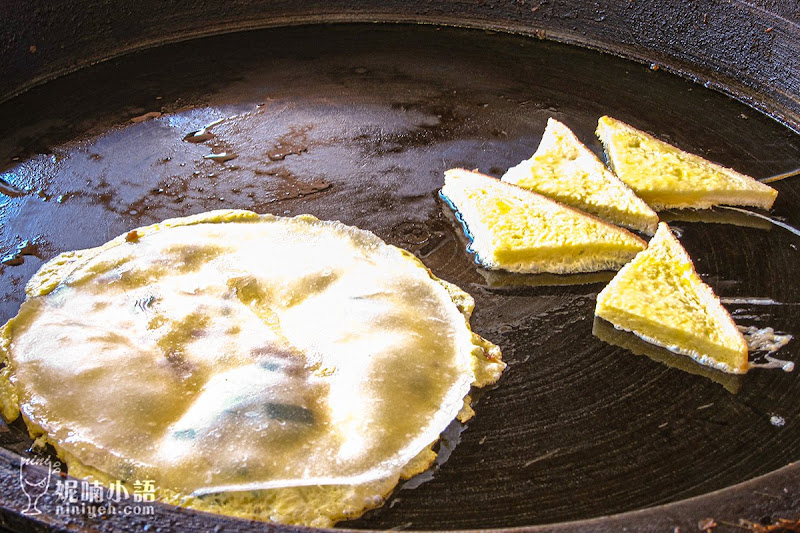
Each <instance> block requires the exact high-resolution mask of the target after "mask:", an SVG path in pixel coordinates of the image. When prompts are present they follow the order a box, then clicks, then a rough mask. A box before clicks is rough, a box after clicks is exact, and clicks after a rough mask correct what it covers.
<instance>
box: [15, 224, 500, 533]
mask: <svg viewBox="0 0 800 533" xmlns="http://www.w3.org/2000/svg"><path fill="white" fill-rule="evenodd" d="M26 291H27V294H28V299H27V300H26V302H25V303H23V305H22V306H21V308H20V311H19V314H18V315H17V316H16V317H15V318H13V319H11V320H10V321H9V322H8V323H7V324H6V325H5V326H4V328H3V330H2V351H3V352H4V353H3V355H4V356H5V358H6V366H5V368H4V369H3V373H2V379H0V389H2V397H3V400H4V401H3V414H4V416H5V418H6V419H8V420H11V419H14V418H15V417H16V416H17V414H18V412H21V414H22V416H23V418H24V419H25V421H26V423H27V424H28V428H29V430H30V432H31V434H32V436H34V437H39V438H41V439H43V440H44V441H46V442H48V443H50V444H52V445H53V446H54V447H55V448H56V450H57V452H58V453H59V455H60V456H61V457H62V458H63V459H64V460H65V461H66V463H67V465H68V467H69V469H70V473H71V474H73V475H79V476H93V477H96V478H100V479H105V480H114V479H118V480H121V481H122V482H123V483H130V482H132V481H133V480H135V479H138V480H141V479H152V480H155V483H156V485H157V486H158V488H159V489H158V490H159V495H160V498H161V499H162V500H164V501H169V502H172V503H178V504H182V505H187V506H190V507H196V508H201V509H205V510H211V511H218V512H225V513H229V514H235V515H238V516H244V517H250V518H260V519H267V520H277V521H281V522H288V523H300V524H310V525H317V526H324V525H331V524H333V523H334V522H336V521H337V520H340V519H343V518H347V517H353V516H357V515H359V514H361V513H362V512H363V511H364V510H365V509H367V508H370V507H374V506H376V505H379V504H380V503H381V501H382V499H383V498H384V497H385V496H386V495H387V494H388V492H390V491H391V489H392V488H393V487H394V486H395V484H396V483H397V481H398V480H399V479H400V478H401V477H408V476H410V475H413V474H415V473H417V472H419V471H421V470H424V469H425V468H427V467H428V466H429V465H430V464H431V462H432V460H433V458H434V457H435V456H434V454H433V452H432V451H431V446H432V445H433V444H434V443H435V442H436V440H437V439H438V436H439V434H440V433H441V432H442V431H443V430H444V429H445V427H446V426H447V425H448V424H449V423H450V422H451V421H452V420H453V419H454V418H456V417H460V418H461V419H466V418H468V417H469V416H470V414H471V409H470V408H469V396H468V394H469V391H470V388H471V387H472V386H484V385H487V384H490V383H493V382H494V381H496V380H497V378H498V377H499V375H500V373H501V372H502V369H503V367H504V363H502V361H501V360H500V352H499V349H498V348H497V347H496V346H494V345H492V344H491V343H489V342H488V341H486V340H484V339H482V338H481V337H479V336H478V335H476V334H474V333H473V332H472V331H471V330H470V328H469V323H468V319H469V315H470V312H471V310H472V307H473V305H474V303H473V300H472V298H471V297H469V295H467V294H466V293H464V292H462V291H461V290H459V289H458V288H457V287H455V286H453V285H450V284H448V283H446V282H444V281H442V280H439V279H437V278H435V277H434V276H433V275H432V274H431V273H430V272H429V271H428V270H427V269H426V268H425V267H424V265H422V263H420V262H419V260H417V259H416V258H415V257H414V256H413V255H411V254H409V253H408V252H405V251H403V250H400V249H398V248H396V247H394V246H390V245H387V244H385V243H384V242H383V241H381V240H380V239H379V238H378V237H376V236H375V235H373V234H372V233H370V232H367V231H363V230H359V229H357V228H353V227H349V226H346V225H344V224H341V223H339V222H324V221H320V220H318V219H316V218H314V217H311V216H307V215H303V216H298V217H294V218H282V217H275V216H271V215H257V214H255V213H252V212H249V211H215V212H210V213H205V214H201V215H196V216H192V217H187V218H182V219H172V220H168V221H165V222H163V223H160V224H156V225H153V226H149V227H145V228H140V229H138V230H134V231H132V232H130V233H128V234H127V235H123V236H120V237H118V238H116V239H114V240H112V241H110V242H109V243H107V244H105V245H103V246H100V247H99V248H94V249H90V250H82V251H77V252H67V253H64V254H61V255H59V256H58V257H56V258H55V259H53V260H51V261H50V262H49V263H47V264H46V265H44V266H43V267H42V268H41V269H40V271H39V272H38V273H37V274H36V275H35V276H34V277H33V279H32V280H31V281H30V282H29V283H28V286H27V287H26ZM17 409H18V410H19V411H17Z"/></svg>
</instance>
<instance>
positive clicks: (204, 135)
mask: <svg viewBox="0 0 800 533" xmlns="http://www.w3.org/2000/svg"><path fill="white" fill-rule="evenodd" d="M234 116H236V115H234ZM230 118H234V117H228V118H218V119H217V120H215V121H213V122H211V123H209V124H207V125H205V126H203V127H202V128H200V129H199V130H196V131H193V132H191V133H188V134H186V136H185V137H184V138H183V140H184V141H186V142H190V143H192V144H198V143H202V142H206V141H208V140H210V139H213V138H214V134H213V133H211V128H213V127H214V126H216V125H217V124H222V123H223V122H225V121H226V120H228V119H230Z"/></svg>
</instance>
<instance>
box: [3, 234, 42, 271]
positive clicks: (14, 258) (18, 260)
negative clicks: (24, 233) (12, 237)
mask: <svg viewBox="0 0 800 533" xmlns="http://www.w3.org/2000/svg"><path fill="white" fill-rule="evenodd" d="M26 256H34V257H39V258H41V254H40V252H39V247H38V242H37V241H36V239H34V240H32V241H29V240H24V241H22V242H21V243H19V244H18V245H17V247H16V250H14V251H13V252H11V253H10V254H7V255H5V256H4V257H3V258H2V259H0V263H2V264H4V265H7V266H19V265H21V264H23V263H25V257H26Z"/></svg>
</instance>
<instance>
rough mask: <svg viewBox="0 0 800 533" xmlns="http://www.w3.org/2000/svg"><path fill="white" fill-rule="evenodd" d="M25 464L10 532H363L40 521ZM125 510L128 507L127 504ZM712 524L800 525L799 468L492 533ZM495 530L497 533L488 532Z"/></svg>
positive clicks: (15, 470) (14, 477)
mask: <svg viewBox="0 0 800 533" xmlns="http://www.w3.org/2000/svg"><path fill="white" fill-rule="evenodd" d="M19 461H20V457H19V456H18V455H16V454H14V453H13V452H10V451H8V450H6V449H4V448H0V526H2V527H5V528H8V529H11V530H12V531H20V532H27V531H62V530H67V529H74V528H76V527H77V528H79V529H81V530H92V531H108V532H115V531H146V530H148V529H149V528H152V527H157V530H158V531H162V530H164V529H163V527H164V526H165V525H166V526H167V529H166V530H168V531H193V530H197V531H200V530H208V529H209V528H211V527H212V526H213V527H215V528H218V529H215V531H217V530H219V531H223V530H225V531H255V530H257V531H265V532H273V531H275V532H281V533H293V532H315V531H316V532H320V531H330V532H331V533H334V532H337V531H338V532H342V531H350V532H352V533H363V532H364V531H366V530H354V529H350V530H348V529H327V530H326V529H315V528H307V527H297V526H286V525H280V524H271V523H263V522H252V521H248V520H241V519H238V518H229V517H224V516H220V515H214V514H209V513H204V512H200V511H193V510H189V509H184V508H179V507H174V506H171V505H166V504H158V503H157V504H154V505H153V507H154V511H155V514H154V515H153V516H147V517H146V516H124V517H122V516H119V515H118V516H114V517H110V518H94V519H92V518H89V517H87V516H70V517H68V518H66V519H65V518H63V517H57V516H55V515H54V514H53V513H49V514H48V513H45V514H42V515H36V516H26V515H23V514H21V511H22V509H24V508H25V505H26V503H27V501H26V498H25V496H24V494H23V493H22V491H21V490H20V486H19V468H20V467H19V464H20V463H19ZM49 486H50V489H49V490H48V492H47V493H46V494H45V495H44V496H43V498H42V500H41V505H42V506H46V508H50V506H55V505H57V502H56V498H55V494H54V493H55V488H56V477H55V476H53V477H52V478H51V479H50V485H49ZM123 503H124V502H123ZM707 518H711V519H713V520H714V521H715V522H716V523H717V524H719V527H718V528H716V529H715V531H716V532H718V533H722V532H724V531H741V530H743V528H742V524H747V523H754V524H760V525H765V524H771V523H775V522H777V521H778V520H780V519H788V520H799V521H800V463H793V464H789V465H787V466H785V467H783V468H780V469H778V470H776V471H774V472H771V473H769V474H766V475H764V476H760V477H757V478H755V479H751V480H749V481H745V482H744V483H740V484H738V485H734V486H732V487H729V488H726V489H722V490H718V491H715V492H711V493H708V494H704V495H702V496H697V497H694V498H689V499H686V500H682V501H678V502H674V503H669V504H665V505H659V506H655V507H650V508H647V509H640V510H637V511H630V512H626V513H620V514H616V515H611V516H601V517H596V518H589V519H586V520H579V521H574V522H564V523H560V524H544V525H535V526H529V527H527V526H526V527H520V528H507V529H506V528H501V529H497V530H494V531H508V532H519V533H522V532H530V533H545V532H550V531H552V532H558V533H572V532H575V533H577V532H583V531H592V532H596V533H604V532H612V531H624V530H632V531H638V532H649V531H652V532H657V531H658V532H661V531H695V530H697V529H696V528H697V527H698V522H700V521H702V520H705V519H707ZM145 526H147V527H145ZM479 531H482V530H462V533H478V532H479ZM485 531H492V530H485Z"/></svg>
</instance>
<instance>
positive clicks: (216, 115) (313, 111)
mask: <svg viewBox="0 0 800 533" xmlns="http://www.w3.org/2000/svg"><path fill="white" fill-rule="evenodd" d="M603 114H609V115H612V116H614V117H616V118H619V119H622V120H624V121H627V122H629V123H631V124H633V125H634V126H637V127H640V128H642V129H645V130H647V131H650V132H652V133H654V134H656V135H657V136H658V137H660V138H662V139H664V140H667V141H669V142H671V143H674V144H676V145H677V146H679V147H681V148H684V149H686V150H689V151H692V152H695V153H698V154H701V155H703V156H705V157H707V158H709V159H712V160H714V161H717V162H719V163H722V164H724V165H726V166H730V167H733V168H735V169H736V170H738V171H741V172H744V173H747V174H750V175H752V176H754V177H756V178H766V177H768V176H773V175H776V174H780V173H783V172H786V171H790V170H793V169H795V168H797V167H798V166H800V137H798V135H797V134H796V133H794V132H793V131H792V130H790V129H788V128H786V127H784V126H782V125H781V124H779V123H777V122H775V121H773V120H772V119H770V118H768V117H766V116H764V115H761V114H760V113H758V112H756V111H754V110H753V109H752V108H749V107H746V106H744V105H743V104H740V103H738V102H735V101H733V100H731V99H729V98H727V97H725V96H722V95H720V94H718V93H715V92H712V91H709V90H707V89H704V88H703V87H702V86H699V85H697V84H694V83H691V82H689V81H686V80H683V79H680V78H677V77H675V76H673V75H671V74H668V73H665V72H661V71H657V70H653V69H650V68H648V67H647V66H644V65H639V64H635V63H631V62H628V61H625V60H622V59H618V58H614V57H611V56H607V55H604V54H601V53H598V52H594V51H590V50H585V49H579V48H574V47H570V46H567V45H562V44H555V43H550V42H545V41H539V40H534V39H530V38H526V37H519V36H511V35H507V34H502V33H493V32H483V31H478V30H462V29H453V28H440V27H434V26H428V27H423V26H406V25H332V26H307V27H297V28H288V29H272V30H262V31H254V32H247V33H239V34H231V35H223V36H218V37H212V38H206V39H202V40H197V41H189V42H184V43H179V44H173V45H169V46H164V47H160V48H155V49H151V50H148V51H143V52H138V53H135V54H131V55H128V56H125V57H122V58H119V59H115V60H112V61H109V62H106V63H102V64H100V65H97V66H94V67H91V68H88V69H84V70H81V71H78V72H76V73H74V74H71V75H69V76H66V77H64V78H60V79H58V80H56V81H53V82H50V83H48V84H46V85H43V86H40V87H37V88H34V89H32V90H30V91H28V92H26V93H24V94H23V95H22V96H19V97H17V98H15V99H12V100H9V101H8V102H6V103H4V104H2V106H0V116H2V117H3V121H2V123H0V161H3V162H4V163H3V167H2V173H0V178H2V180H3V182H4V183H2V185H3V188H4V190H3V192H4V194H3V195H2V196H0V221H2V222H1V225H0V247H2V249H1V251H2V255H3V256H4V259H3V264H2V266H0V321H5V320H7V319H8V318H10V317H11V316H13V315H14V314H15V313H16V311H17V309H18V307H19V304H20V302H21V301H22V299H23V287H24V284H25V282H26V281H27V280H28V278H30V276H31V275H32V274H33V273H34V272H35V271H36V269H37V268H38V267H39V266H41V265H42V263H43V262H44V261H45V260H47V259H49V258H51V257H53V256H54V255H55V254H57V253H59V252H62V251H66V250H72V249H80V248H86V247H91V246H96V245H99V244H101V243H103V242H105V241H107V240H109V239H110V238H112V237H114V236H116V235H119V234H121V233H124V232H126V231H128V230H129V229H131V228H133V227H136V226H141V225H145V224H150V223H153V222H157V221H159V220H162V219H165V218H169V217H176V216H184V215H189V214H192V213H198V212H202V211H206V210H211V209H219V208H243V209H252V210H255V211H258V212H262V213H273V214H277V215H296V214H301V213H310V214H313V215H315V216H317V217H319V218H323V219H336V220H341V221H342V222H344V223H347V224H352V225H356V226H358V227H361V228H364V229H368V230H371V231H373V232H375V233H376V234H377V235H379V236H380V237H382V238H383V239H385V240H387V241H388V242H390V243H392V244H395V245H397V246H400V247H403V248H406V249H408V250H410V251H412V252H414V253H415V254H417V255H418V256H419V257H420V258H421V259H422V260H423V262H425V264H426V265H427V266H428V267H429V268H431V269H432V271H433V272H434V273H435V274H436V275H437V276H439V277H441V278H443V279H446V280H448V281H451V282H454V283H456V284H458V285H459V286H461V287H462V288H464V289H465V290H466V291H467V292H469V293H470V294H472V295H473V296H474V297H475V299H476V302H477V305H476V313H475V315H474V318H473V325H474V328H475V329H476V331H477V332H479V333H480V334H481V335H483V336H485V337H487V338H488V339H490V340H492V341H493V342H495V343H497V344H499V345H500V346H501V347H502V348H503V351H504V357H505V359H506V361H507V362H508V363H509V367H508V369H507V371H506V373H505V375H504V376H503V378H502V379H501V380H500V382H499V383H498V385H497V386H496V387H495V388H494V389H493V390H491V391H489V392H487V393H486V394H484V395H482V397H481V398H480V399H479V401H478V403H477V406H476V410H477V416H476V417H475V418H474V419H473V420H472V421H471V422H469V423H468V425H467V426H466V427H462V426H453V427H451V428H450V430H449V431H448V433H447V435H446V442H444V444H443V446H444V447H446V448H447V449H448V453H447V454H442V457H443V458H444V455H449V456H448V457H446V460H442V461H441V462H440V463H441V464H438V465H437V467H436V468H435V470H434V471H433V472H431V473H427V474H425V475H423V477H422V478H420V479H415V480H412V482H409V483H407V484H406V485H405V486H404V487H402V488H401V489H399V490H398V491H397V492H396V494H395V495H394V496H393V498H392V500H391V501H390V503H389V504H388V505H386V506H384V507H382V508H381V509H378V510H376V511H374V512H371V513H369V514H368V515H366V516H364V517H362V518H361V519H359V520H357V521H353V522H349V523H345V524H342V526H344V527H349V528H356V529H388V528H405V529H425V530H431V529H483V528H510V527H529V528H531V527H533V526H537V525H542V524H554V523H570V522H571V521H580V520H589V519H593V518H595V517H600V516H606V515H615V514H618V513H625V512H630V511H636V510H642V509H649V508H655V510H654V511H652V512H651V514H646V515H641V514H633V515H630V514H629V515H622V516H623V518H621V519H620V520H622V522H613V521H612V522H602V521H601V522H591V523H589V525H587V523H585V522H584V523H580V524H578V525H569V524H567V525H564V526H558V527H559V528H560V527H563V528H567V529H568V528H571V527H576V528H581V527H590V528H592V529H593V530H601V529H603V528H604V527H609V528H610V529H609V530H611V529H613V528H614V527H615V524H616V525H618V526H620V527H622V525H624V524H637V525H638V526H639V527H638V530H645V529H647V528H649V527H653V528H655V529H654V530H663V528H662V526H664V527H666V526H667V525H669V526H670V527H671V526H672V525H683V526H684V527H687V526H686V524H693V526H692V527H697V526H696V524H697V521H698V520H700V519H702V518H704V517H706V516H713V513H722V514H725V513H729V515H726V517H727V519H728V520H735V519H738V518H744V519H747V520H751V521H760V520H765V521H767V522H771V521H774V520H777V519H778V518H780V517H787V518H797V517H799V516H800V507H798V505H797V502H798V498H800V496H798V490H800V489H798V484H800V483H798V473H797V469H796V468H793V467H791V466H787V465H790V464H791V463H792V462H793V461H796V460H797V459H798V458H800V415H799V413H800V380H798V376H797V375H796V373H787V372H782V371H780V370H769V371H767V370H759V369H756V370H753V371H752V372H750V373H748V374H747V375H746V376H745V377H744V379H742V380H741V382H739V383H737V384H736V385H735V386H733V387H727V388H726V386H725V385H726V384H725V383H720V382H719V380H718V381H714V380H711V379H708V378H707V377H704V376H700V375H695V374H692V373H688V372H685V371H682V370H680V369H678V368H674V367H671V366H669V365H667V364H664V362H660V361H657V360H654V359H652V358H650V357H646V356H642V355H634V354H632V353H631V352H630V351H629V350H627V349H626V348H622V347H619V346H614V345H612V344H609V343H607V342H604V341H602V340H600V339H598V338H597V337H596V336H595V335H593V334H592V328H593V320H592V319H593V310H594V303H595V297H596V295H597V293H598V292H599V290H600V289H601V288H602V287H603V283H602V282H598V283H588V284H576V285H548V284H544V285H541V284H539V285H536V284H527V283H522V284H517V283H516V281H515V282H514V283H512V284H510V285H509V284H508V283H505V282H503V280H497V279H495V278H492V277H491V276H487V275H486V273H485V272H482V271H481V270H480V269H479V268H478V266H477V265H476V264H475V262H474V260H473V257H472V256H471V255H470V254H469V253H467V251H466V242H465V240H464V238H463V234H462V230H461V228H460V226H459V225H458V223H457V222H456V221H455V220H454V219H453V218H452V217H451V216H450V215H449V210H448V208H447V207H446V206H445V205H444V204H443V203H442V202H441V200H440V199H439V198H438V196H437V191H438V189H439V188H440V187H441V185H442V179H443V177H442V174H443V172H444V170H446V169H448V168H451V167H465V168H477V169H479V170H481V171H483V172H485V173H488V174H491V175H495V176H499V175H501V174H502V173H503V172H504V171H505V169H506V168H508V167H510V166H512V165H514V164H516V163H518V162H519V161H521V160H522V159H525V158H527V157H529V156H530V155H531V154H532V152H533V151H534V150H535V148H536V146H537V145H538V142H539V139H540V137H541V134H542V131H543V130H544V125H545V122H546V121H547V119H548V117H554V118H556V119H558V120H561V121H563V122H564V123H566V124H567V125H568V126H570V127H571V128H572V129H573V130H574V131H575V132H576V134H577V135H578V136H579V137H580V138H581V140H583V141H584V142H585V143H586V144H587V145H588V146H590V147H591V148H592V149H593V150H595V151H596V152H597V153H598V154H600V153H601V146H600V144H599V141H598V140H597V139H596V138H595V136H594V134H593V131H594V128H595V125H596V121H597V119H598V118H599V117H600V116H601V115H603ZM217 121H219V122H217ZM210 124H214V125H213V127H212V128H211V129H210V130H209V131H211V132H212V133H213V137H211V138H209V139H207V140H205V141H204V142H187V141H186V140H184V138H185V137H186V136H187V135H188V134H190V133H191V132H195V131H197V130H200V129H201V128H203V127H204V126H208V125H210ZM221 154H228V155H235V156H236V158H235V159H232V158H231V159H227V158H226V157H225V156H222V155H221ZM226 159H227V160H226ZM774 186H775V187H776V188H777V189H778V190H779V197H778V201H777V202H776V204H775V207H774V209H773V210H772V212H771V213H769V214H764V213H762V215H764V216H767V217H768V218H769V219H771V220H774V221H777V222H779V223H781V224H779V225H776V224H774V223H773V222H771V221H770V220H765V219H764V218H758V217H754V216H741V217H738V218H737V217H735V216H728V217H722V218H725V220H722V221H720V220H716V221H713V222H709V221H698V220H681V218H680V217H678V218H677V219H676V220H674V221H673V222H672V225H673V227H674V228H676V229H677V230H678V231H679V232H680V234H681V241H682V242H683V244H684V245H685V247H686V248H687V250H688V251H689V253H690V254H691V255H692V257H693V258H694V259H695V264H696V267H697V269H698V271H699V272H700V273H701V275H702V276H703V278H704V279H705V280H706V281H707V282H708V283H709V284H710V285H711V286H712V287H714V289H715V290H716V291H717V293H718V294H719V295H720V296H721V297H722V299H723V302H725V303H726V306H727V307H728V308H729V310H730V311H731V312H732V314H733V316H734V318H735V319H736V320H737V322H739V323H741V324H743V325H753V326H758V327H772V328H774V329H775V330H776V331H781V332H786V333H790V334H792V335H794V336H798V335H800V328H799V327H798V325H799V324H800V279H798V276H797V272H798V265H799V264H800V250H799V249H798V248H799V247H800V233H798V232H797V230H794V231H792V228H797V227H800V209H799V207H800V181H798V179H793V178H789V179H786V180H782V181H779V182H776V183H775V184H774ZM720 213H722V214H725V212H720ZM727 214H728V215H733V213H727ZM779 356H780V357H781V358H782V359H786V360H791V361H795V362H800V344H799V343H798V341H797V339H795V340H793V341H792V342H790V344H789V345H788V346H786V347H785V348H783V349H782V350H781V352H780V353H779ZM64 386H69V385H68V384H65V385H64ZM732 389H736V391H737V392H736V393H732V392H731V390H732ZM0 437H2V446H3V448H4V451H3V452H2V457H3V461H2V469H3V472H4V474H5V475H4V479H3V482H2V485H1V486H0V493H2V507H3V516H4V517H5V518H4V520H5V522H4V523H5V524H6V525H7V526H9V527H13V528H15V529H26V528H31V527H43V526H47V525H48V524H49V525H50V526H53V525H61V526H63V525H64V524H65V522H64V519H63V518H61V517H58V516H55V515H52V514H50V515H48V514H47V513H45V516H43V517H40V518H36V517H33V518H27V517H24V516H22V515H20V514H19V510H20V507H19V506H20V505H23V503H22V499H21V495H20V494H19V493H17V494H16V496H15V492H14V491H15V483H18V481H17V480H16V478H13V476H14V468H15V467H16V465H17V463H15V461H16V460H17V454H22V455H25V454H26V453H27V451H26V450H27V448H28V447H29V446H30V441H29V440H28V439H27V437H26V436H25V430H24V427H23V426H22V425H21V424H19V423H15V424H12V425H11V426H10V427H8V428H7V429H6V430H4V431H3V432H2V433H1V434H0ZM456 444H457V445H456ZM767 474H769V475H768V476H767V477H766V478H759V476H764V475H767ZM770 476H772V477H770ZM755 478H759V480H756V481H755V482H751V483H765V485H763V486H762V485H758V490H755V488H752V487H755V485H745V486H744V487H745V488H744V489H742V488H741V487H737V485H738V484H741V483H743V482H748V481H749V480H753V479H755ZM747 487H751V488H747ZM16 488H17V490H18V485H16ZM720 490H722V491H723V493H722V496H720V495H716V496H715V495H714V491H720ZM725 491H727V492H725ZM742 491H745V492H742ZM750 491H755V492H760V493H764V494H767V496H764V497H763V498H762V499H759V497H757V496H753V495H752V494H750ZM709 494H710V495H711V496H708V495H709ZM704 495H705V496H704ZM701 496H703V498H705V499H703V498H700V499H699V500H696V499H694V500H693V499H692V498H694V497H701ZM46 501H47V500H45V502H46ZM676 502H678V503H676ZM703 502H705V503H703ZM721 502H726V503H721ZM742 502H744V503H742ZM664 504H671V505H668V507H658V506H662V505H664ZM737 505H738V506H739V507H736V506H737ZM644 512H645V513H646V512H647V511H644ZM737 512H738V513H740V514H739V515H738V516H736V515H735V513H737ZM792 512H794V515H795V516H794V517H792V516H785V514H786V513H792ZM159 513H160V514H159V515H158V517H156V518H155V519H154V524H156V525H159V524H161V525H163V526H164V527H177V528H180V527H181V524H183V526H184V527H189V526H190V525H191V527H202V528H207V529H213V528H214V527H215V526H216V527H223V528H224V527H229V528H231V529H234V530H250V529H252V530H262V529H263V527H264V526H263V525H261V524H255V523H253V524H251V523H247V522H244V521H240V520H234V519H227V518H219V517H209V516H207V515H204V514H202V513H194V512H191V511H185V510H173V509H169V508H166V507H163V508H162V507H159ZM730 513H733V514H730ZM781 513H783V514H781ZM745 515H746V516H745ZM69 520H70V523H72V524H73V525H77V526H80V527H85V528H100V529H104V528H105V529H122V530H126V529H132V528H140V527H141V525H142V524H143V523H145V522H146V520H145V519H139V518H136V519H123V518H121V517H116V518H115V517H111V518H109V519H107V520H99V519H93V518H91V517H77V518H76V517H71V518H70V519H69ZM142 520H144V522H143V521H142ZM625 520H627V521H628V522H625ZM33 524H38V525H37V526H34V525H33ZM581 524H583V525H581ZM591 524H594V525H593V526H592V525H591ZM603 524H605V525H603ZM554 527H556V526H554ZM723 527H724V526H723Z"/></svg>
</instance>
